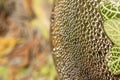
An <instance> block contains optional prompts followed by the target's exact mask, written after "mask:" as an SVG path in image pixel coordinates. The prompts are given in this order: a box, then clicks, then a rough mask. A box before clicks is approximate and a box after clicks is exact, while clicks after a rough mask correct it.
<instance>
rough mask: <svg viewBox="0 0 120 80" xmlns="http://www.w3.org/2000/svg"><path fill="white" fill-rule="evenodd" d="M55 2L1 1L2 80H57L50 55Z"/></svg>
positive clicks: (0, 47)
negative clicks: (50, 34) (50, 35)
mask: <svg viewBox="0 0 120 80" xmlns="http://www.w3.org/2000/svg"><path fill="white" fill-rule="evenodd" d="M52 6H53V0H0V80H57V77H56V71H55V67H54V64H53V60H52V55H51V52H50V41H49V29H50V15H51V10H52Z"/></svg>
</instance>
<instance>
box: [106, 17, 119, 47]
mask: <svg viewBox="0 0 120 80" xmlns="http://www.w3.org/2000/svg"><path fill="white" fill-rule="evenodd" d="M104 30H105V32H106V34H107V35H108V37H109V38H110V39H111V41H112V42H113V43H114V44H115V45H118V46H120V19H110V20H107V21H105V22H104Z"/></svg>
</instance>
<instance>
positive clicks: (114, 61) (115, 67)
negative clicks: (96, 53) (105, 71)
mask: <svg viewBox="0 0 120 80" xmlns="http://www.w3.org/2000/svg"><path fill="white" fill-rule="evenodd" d="M106 61H107V66H108V68H109V71H110V72H111V73H113V74H115V75H118V74H120V46H116V45H114V46H113V47H112V48H111V49H110V51H109V54H108V55H107V57H106Z"/></svg>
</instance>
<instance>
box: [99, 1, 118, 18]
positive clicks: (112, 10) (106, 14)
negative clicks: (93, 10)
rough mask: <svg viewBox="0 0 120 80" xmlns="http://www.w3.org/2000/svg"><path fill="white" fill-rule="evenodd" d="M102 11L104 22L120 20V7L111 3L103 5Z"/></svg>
mask: <svg viewBox="0 0 120 80" xmlns="http://www.w3.org/2000/svg"><path fill="white" fill-rule="evenodd" d="M100 11H101V15H102V17H103V19H104V20H108V19H116V18H120V5H119V6H116V5H114V4H113V3H111V2H110V1H108V2H106V3H103V4H101V6H100Z"/></svg>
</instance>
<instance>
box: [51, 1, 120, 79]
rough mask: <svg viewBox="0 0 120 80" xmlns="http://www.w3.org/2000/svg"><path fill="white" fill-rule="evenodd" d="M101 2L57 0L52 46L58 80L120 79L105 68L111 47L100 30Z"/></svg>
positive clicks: (52, 22) (52, 29)
mask: <svg viewBox="0 0 120 80" xmlns="http://www.w3.org/2000/svg"><path fill="white" fill-rule="evenodd" d="M100 1H102V0H57V3H55V6H54V8H53V11H54V14H53V16H52V20H51V33H50V35H51V47H52V53H53V54H52V55H53V59H54V63H55V66H56V70H57V72H58V77H59V79H60V80H119V79H120V76H119V75H114V74H112V73H111V72H110V71H109V69H108V67H107V65H106V60H105V58H106V56H107V54H108V53H109V50H110V49H111V48H112V46H113V42H112V41H111V39H110V38H109V37H108V36H107V34H106V32H105V31H104V28H103V21H104V19H103V18H102V16H101V13H100V10H99V8H100V6H99V5H100Z"/></svg>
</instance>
